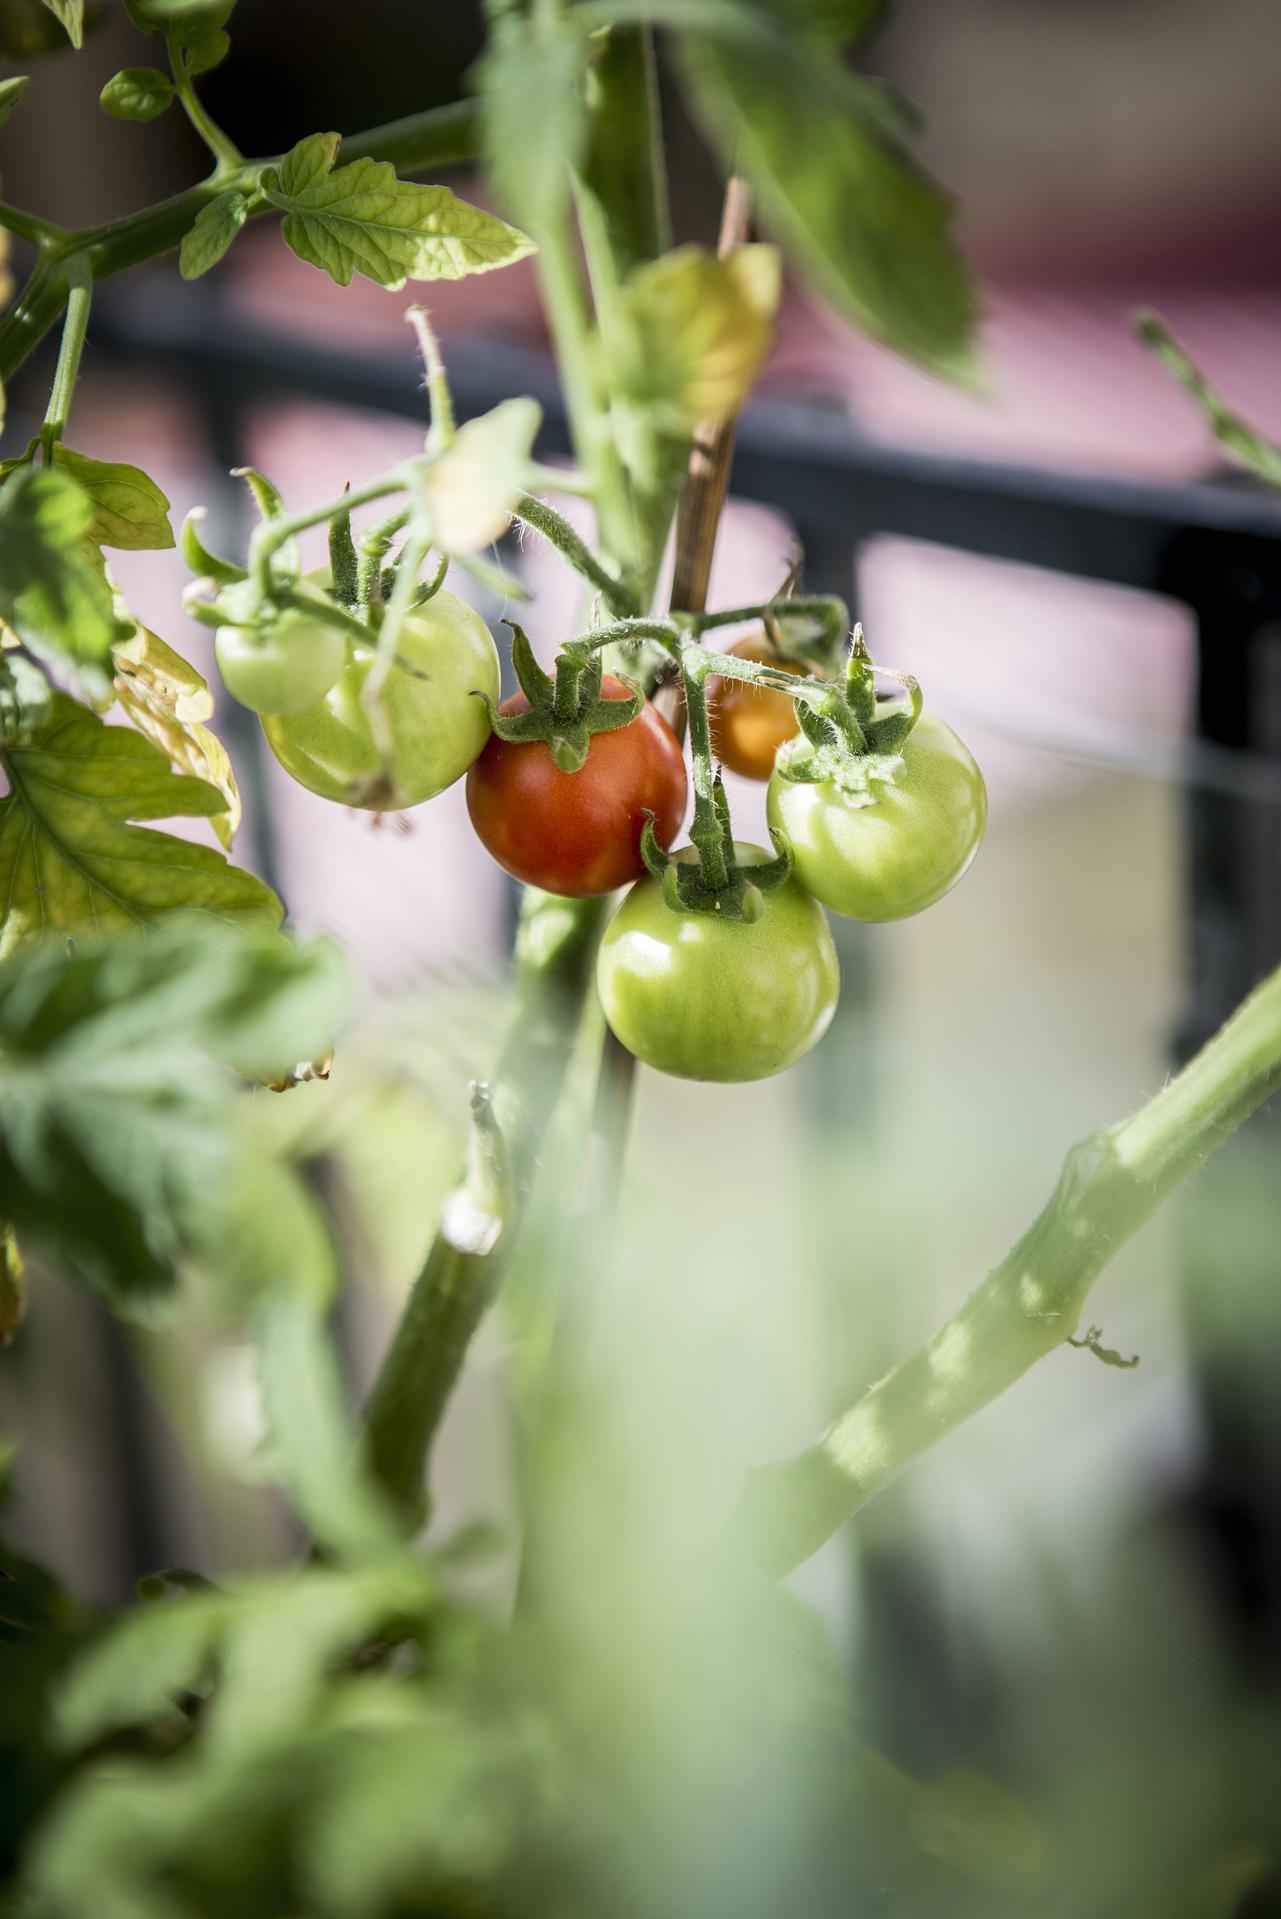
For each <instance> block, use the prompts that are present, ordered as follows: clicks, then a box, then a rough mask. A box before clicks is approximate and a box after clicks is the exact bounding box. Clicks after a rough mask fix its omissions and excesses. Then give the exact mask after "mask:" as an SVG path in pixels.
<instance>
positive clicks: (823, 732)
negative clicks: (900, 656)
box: [776, 626, 924, 806]
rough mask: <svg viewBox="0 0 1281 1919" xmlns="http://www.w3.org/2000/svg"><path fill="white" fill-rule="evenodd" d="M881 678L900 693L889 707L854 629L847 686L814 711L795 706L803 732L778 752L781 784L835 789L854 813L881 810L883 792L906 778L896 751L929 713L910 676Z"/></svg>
mask: <svg viewBox="0 0 1281 1919" xmlns="http://www.w3.org/2000/svg"><path fill="white" fill-rule="evenodd" d="M881 672H882V674H883V675H884V676H885V677H887V678H889V679H891V680H894V681H897V683H898V686H899V688H901V693H896V694H895V695H892V696H891V697H890V698H888V699H887V698H885V697H883V696H882V695H881V694H880V693H879V692H878V689H877V683H876V678H877V668H876V665H875V662H874V661H873V659H872V655H871V653H870V651H869V649H868V645H867V642H866V640H865V639H864V637H863V629H862V627H861V626H856V627H855V629H854V644H853V647H852V648H851V650H850V657H849V662H848V665H847V667H846V671H845V676H844V682H843V684H842V683H840V682H838V683H836V684H834V685H832V686H831V687H830V688H829V689H828V690H827V692H826V694H825V696H824V698H823V699H822V701H821V702H819V703H817V704H813V705H807V704H805V703H804V702H802V701H799V700H798V701H797V706H796V718H797V724H798V726H799V728H800V731H799V732H798V734H797V736H796V738H795V739H794V740H791V741H789V742H788V743H787V744H786V745H785V746H783V747H782V748H780V750H779V754H778V759H777V762H776V765H777V771H778V773H779V776H780V778H782V779H784V780H790V781H792V782H793V783H794V784H796V785H828V784H830V785H833V786H836V787H838V788H839V789H840V791H841V792H842V793H844V794H845V795H846V797H847V798H848V799H850V800H852V801H853V802H854V803H855V804H856V805H862V806H874V805H875V804H876V800H877V797H878V793H879V791H880V789H881V788H882V787H884V786H887V785H893V784H894V783H895V781H897V780H898V779H899V778H900V776H901V775H902V772H903V758H902V754H901V752H900V750H899V749H900V748H901V747H902V745H903V742H904V740H906V738H907V737H908V735H909V733H910V732H911V731H912V728H913V727H914V726H915V725H916V722H917V721H918V720H919V719H920V717H921V713H922V710H923V707H924V696H923V695H922V692H921V687H920V683H919V681H917V680H916V679H915V678H914V677H913V676H912V675H911V674H910V673H899V672H895V671H894V670H893V669H891V668H884V667H883V668H881Z"/></svg>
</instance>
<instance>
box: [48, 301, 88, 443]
mask: <svg viewBox="0 0 1281 1919" xmlns="http://www.w3.org/2000/svg"><path fill="white" fill-rule="evenodd" d="M92 298H93V281H92V280H91V279H90V277H89V274H88V272H87V270H86V269H85V267H84V265H83V263H81V264H80V265H79V266H78V267H77V272H76V278H75V280H74V282H73V284H72V286H71V289H70V291H69V293H68V295H67V317H66V319H65V320H64V321H63V326H62V344H61V346H60V347H59V348H58V364H57V366H56V367H55V368H54V374H53V386H52V387H51V389H50V392H49V404H48V406H47V407H46V408H45V416H44V423H43V425H42V426H41V428H40V446H41V449H42V452H43V455H44V461H45V465H46V466H49V465H52V463H53V449H54V447H55V446H56V445H57V444H58V441H59V440H60V439H61V438H62V436H63V433H64V432H65V430H66V425H67V419H68V417H69V415H70V412H71V396H72V394H73V393H74V392H75V390H76V375H77V374H78V373H79V371H80V355H81V353H82V352H83V351H84V343H85V333H86V331H87V329H88V326H89V304H90V301H91V300H92Z"/></svg>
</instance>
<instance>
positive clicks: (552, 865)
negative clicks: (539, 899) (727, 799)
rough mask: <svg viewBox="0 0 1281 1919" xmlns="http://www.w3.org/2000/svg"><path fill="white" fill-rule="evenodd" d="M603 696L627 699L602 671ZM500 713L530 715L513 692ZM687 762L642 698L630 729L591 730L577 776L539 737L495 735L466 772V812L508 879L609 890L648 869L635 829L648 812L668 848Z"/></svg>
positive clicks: (581, 890) (578, 892)
mask: <svg viewBox="0 0 1281 1919" xmlns="http://www.w3.org/2000/svg"><path fill="white" fill-rule="evenodd" d="M601 691H602V693H603V695H604V697H605V698H606V699H612V700H616V699H626V698H627V697H628V690H627V688H626V687H625V686H624V685H623V684H622V682H621V681H620V680H615V679H611V678H610V677H609V676H608V675H606V677H605V679H604V681H603V682H602V686H601ZM502 711H503V712H504V713H527V712H528V711H529V701H528V700H527V699H526V698H525V695H524V694H523V693H514V694H513V695H512V697H511V698H510V699H508V700H504V702H503V705H502ZM686 792H687V780H686V774H685V761H684V757H683V755H682V753H681V749H680V746H679V745H678V744H677V740H676V735H675V734H674V733H673V732H672V729H671V727H670V726H669V725H668V724H667V721H666V720H665V719H664V718H663V716H662V714H661V713H659V712H658V711H657V709H656V708H655V707H653V706H651V705H650V704H649V703H648V702H647V703H646V704H645V706H643V707H642V709H641V711H640V712H639V713H638V714H637V716H636V718H635V719H634V720H632V721H631V722H630V724H629V725H627V726H620V727H618V728H617V729H616V730H615V731H614V732H612V733H595V734H593V735H592V739H591V743H590V745H589V746H588V749H587V758H586V760H585V761H584V762H583V764H582V766H581V767H580V768H579V769H578V771H577V772H576V773H562V772H561V770H560V768H559V767H558V766H557V765H556V763H555V761H554V760H553V759H552V756H551V749H550V747H549V746H548V745H547V743H546V742H545V741H543V740H533V741H528V742H524V743H512V742H511V741H508V740H500V739H499V738H498V735H497V734H496V733H495V734H492V735H491V736H490V739H489V741H488V743H487V745H486V747H485V750H484V752H483V753H482V754H481V756H480V758H479V759H478V760H477V761H476V763H475V765H474V766H473V767H472V769H471V771H470V772H469V773H468V775H467V810H468V812H469V813H470V814H471V822H472V825H473V826H474V827H475V829H476V833H477V836H478V838H479V839H480V841H481V844H482V845H483V846H484V847H485V848H486V850H487V851H488V852H489V853H490V854H491V855H492V856H493V858H494V859H496V860H497V861H498V864H499V865H500V866H501V867H502V868H503V870H504V871H505V872H507V873H510V874H511V875H512V878H513V879H518V880H523V881H524V883H525V884H526V885H527V886H538V887H541V888H542V890H543V891H544V892H546V893H560V894H563V895H566V896H568V897H569V898H571V899H586V898H589V897H591V896H592V895H594V894H598V893H612V892H614V891H615V890H616V888H618V887H620V886H626V885H627V883H628V881H629V880H634V879H636V878H638V877H639V875H640V874H641V873H643V872H644V870H645V862H644V860H643V859H642V858H641V850H640V842H641V831H642V829H643V827H644V825H645V814H646V810H647V809H648V810H649V811H650V812H652V813H653V815H654V832H655V835H656V837H657V839H658V843H659V845H660V846H662V847H668V846H670V845H671V843H672V841H673V840H674V839H675V838H676V835H677V833H678V832H679V831H680V824H681V821H682V819H683V818H684V817H685V800H686Z"/></svg>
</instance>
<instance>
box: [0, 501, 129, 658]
mask: <svg viewBox="0 0 1281 1919" xmlns="http://www.w3.org/2000/svg"><path fill="white" fill-rule="evenodd" d="M94 512H95V509H94V503H93V501H92V500H91V499H90V498H89V496H88V494H87V493H85V492H84V490H83V489H82V488H81V487H79V486H78V485H77V484H76V483H75V481H74V480H73V479H72V478H71V477H70V475H69V474H67V473H64V472H58V471H57V470H55V469H52V468H48V467H46V468H39V469H38V468H36V467H33V466H20V467H18V469H17V471H11V472H10V473H9V474H8V476H7V477H6V478H5V480H4V485H3V487H0V619H4V620H5V621H7V623H8V624H9V625H10V626H11V627H12V628H13V630H14V632H15V633H16V634H17V635H18V637H19V639H21V640H23V641H25V642H26V644H27V645H28V646H30V647H32V648H33V649H34V650H35V651H37V652H39V653H40V654H41V655H42V656H43V657H49V656H53V657H54V658H58V657H62V658H65V659H67V660H70V661H72V662H75V663H82V664H85V665H88V666H90V667H93V666H96V665H99V664H100V663H103V662H105V661H106V659H107V656H108V654H109V653H110V650H111V647H112V644H113V643H114V642H115V641H116V640H118V639H123V638H124V637H126V635H127V633H128V630H129V629H128V628H127V627H125V626H123V625H122V624H121V622H120V621H119V620H118V619H117V617H116V613H115V610H114V607H113V604H112V595H111V588H110V587H109V586H108V584H107V581H106V579H105V577H104V576H102V575H101V574H99V573H98V572H97V571H96V570H95V569H94V567H93V566H92V565H91V564H90V562H89V561H88V560H87V559H86V557H85V555H84V553H83V551H82V550H81V549H82V543H83V542H84V541H86V540H88V539H89V538H91V530H92V527H93V523H94Z"/></svg>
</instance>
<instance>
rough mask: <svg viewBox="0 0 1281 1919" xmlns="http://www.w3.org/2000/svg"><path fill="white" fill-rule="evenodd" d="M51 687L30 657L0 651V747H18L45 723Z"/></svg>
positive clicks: (51, 696)
mask: <svg viewBox="0 0 1281 1919" xmlns="http://www.w3.org/2000/svg"><path fill="white" fill-rule="evenodd" d="M52 699H53V689H52V688H51V686H50V685H49V682H48V680H47V679H46V678H45V676H44V674H43V673H42V672H41V671H40V668H39V667H38V666H37V665H36V663H35V661H34V660H29V659H27V658H26V657H25V655H23V654H21V653H16V652H14V651H13V650H12V649H11V648H7V649H6V650H5V651H4V652H3V653H0V747H4V746H21V745H23V744H25V742H26V741H28V740H29V739H30V738H31V736H32V734H33V733H35V732H37V731H38V730H39V728H40V727H42V726H47V725H48V723H49V713H50V706H51V702H52Z"/></svg>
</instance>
